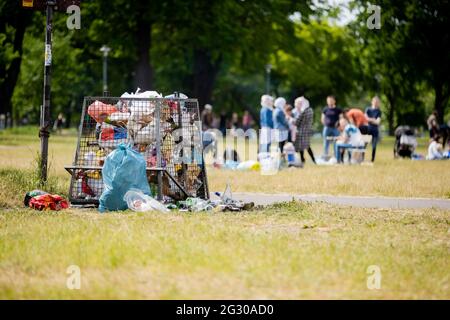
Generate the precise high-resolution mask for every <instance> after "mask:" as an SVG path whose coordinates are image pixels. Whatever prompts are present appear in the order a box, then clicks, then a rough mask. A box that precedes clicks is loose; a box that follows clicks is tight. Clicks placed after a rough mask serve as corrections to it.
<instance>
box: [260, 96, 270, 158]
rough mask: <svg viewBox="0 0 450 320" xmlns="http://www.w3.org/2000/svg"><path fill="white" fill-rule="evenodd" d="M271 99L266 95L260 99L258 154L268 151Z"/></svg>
mask: <svg viewBox="0 0 450 320" xmlns="http://www.w3.org/2000/svg"><path fill="white" fill-rule="evenodd" d="M272 107H273V98H272V97H271V96H269V95H268V94H265V95H263V96H262V97H261V111H260V125H261V131H260V137H259V145H260V147H259V152H262V153H267V152H269V151H270V144H271V142H272V130H273V110H272Z"/></svg>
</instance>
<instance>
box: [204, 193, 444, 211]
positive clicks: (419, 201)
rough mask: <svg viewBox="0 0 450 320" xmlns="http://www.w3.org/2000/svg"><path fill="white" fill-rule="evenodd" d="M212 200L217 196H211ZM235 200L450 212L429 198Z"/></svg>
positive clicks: (259, 196) (255, 196) (256, 196)
mask: <svg viewBox="0 0 450 320" xmlns="http://www.w3.org/2000/svg"><path fill="white" fill-rule="evenodd" d="M211 198H212V199H216V198H217V196H215V195H211ZM233 199H236V200H242V201H245V202H250V201H253V202H254V203H255V204H256V205H268V204H273V203H277V202H286V201H291V200H292V199H295V200H300V201H310V202H327V203H331V204H337V205H344V206H353V207H364V208H391V209H420V208H439V209H445V210H450V200H446V199H428V198H392V197H360V196H332V195H316V194H305V195H292V194H264V193H250V192H241V193H233Z"/></svg>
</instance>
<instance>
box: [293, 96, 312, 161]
mask: <svg viewBox="0 0 450 320" xmlns="http://www.w3.org/2000/svg"><path fill="white" fill-rule="evenodd" d="M294 105H295V108H296V109H297V111H298V114H299V115H298V117H297V119H296V121H295V125H296V126H297V130H296V137H295V142H294V145H295V151H297V152H299V153H300V159H301V161H302V165H303V164H304V163H305V150H307V151H308V154H309V156H310V157H311V160H312V162H314V163H316V159H315V158H314V153H313V151H312V149H311V136H312V134H313V129H312V125H313V118H314V112H313V110H312V108H311V107H310V106H309V101H308V100H307V99H306V98H305V97H300V98H297V99H295V102H294Z"/></svg>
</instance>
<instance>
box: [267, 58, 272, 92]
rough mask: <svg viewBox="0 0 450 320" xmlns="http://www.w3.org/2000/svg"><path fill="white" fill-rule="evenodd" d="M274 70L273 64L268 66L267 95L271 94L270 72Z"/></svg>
mask: <svg viewBox="0 0 450 320" xmlns="http://www.w3.org/2000/svg"><path fill="white" fill-rule="evenodd" d="M271 70H272V65H271V64H266V94H270V72H271Z"/></svg>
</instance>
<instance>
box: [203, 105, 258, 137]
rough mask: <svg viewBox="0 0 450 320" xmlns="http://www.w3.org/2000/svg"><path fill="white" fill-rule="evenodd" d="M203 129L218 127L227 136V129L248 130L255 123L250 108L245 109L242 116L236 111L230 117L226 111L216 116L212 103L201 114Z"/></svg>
mask: <svg viewBox="0 0 450 320" xmlns="http://www.w3.org/2000/svg"><path fill="white" fill-rule="evenodd" d="M201 120H202V126H203V128H202V129H203V131H206V130H209V129H218V130H220V132H222V135H223V136H225V134H226V131H227V130H236V129H242V130H244V132H245V131H247V130H248V129H250V128H252V127H253V125H254V120H253V117H252V116H251V114H250V112H248V110H245V111H244V115H243V116H242V118H239V115H238V114H237V113H236V112H233V113H232V114H231V117H229V116H228V115H227V114H226V113H225V112H221V113H220V115H219V117H216V116H215V115H214V113H213V107H212V105H210V104H206V105H205V106H204V108H203V111H202V114H201Z"/></svg>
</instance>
